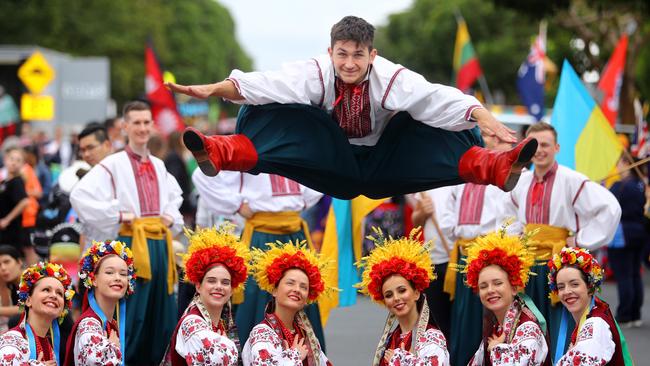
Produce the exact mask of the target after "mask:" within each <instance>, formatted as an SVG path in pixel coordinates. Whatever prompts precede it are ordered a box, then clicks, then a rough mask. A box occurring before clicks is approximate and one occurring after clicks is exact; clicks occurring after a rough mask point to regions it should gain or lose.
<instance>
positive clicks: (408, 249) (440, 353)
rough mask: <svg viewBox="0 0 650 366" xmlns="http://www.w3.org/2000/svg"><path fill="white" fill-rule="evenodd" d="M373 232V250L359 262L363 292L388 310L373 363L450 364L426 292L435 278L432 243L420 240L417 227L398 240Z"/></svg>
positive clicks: (406, 365)
mask: <svg viewBox="0 0 650 366" xmlns="http://www.w3.org/2000/svg"><path fill="white" fill-rule="evenodd" d="M375 233H376V235H377V238H372V239H373V241H374V242H375V244H376V247H375V249H373V250H372V252H370V254H369V255H368V256H367V257H364V258H362V259H361V261H360V262H359V263H357V265H358V266H359V267H360V268H363V269H364V271H363V275H362V281H361V283H360V284H359V287H361V291H362V292H363V293H366V294H368V295H370V296H371V297H372V300H373V301H375V302H377V303H379V304H381V305H384V306H386V308H387V309H388V312H389V315H388V319H386V324H385V326H384V332H383V335H382V337H381V339H380V341H379V344H378V345H377V350H376V351H375V356H374V359H373V362H372V365H373V366H388V365H390V366H400V365H401V366H424V365H441V366H442V365H449V352H448V351H447V341H446V339H445V336H444V335H443V334H442V332H441V331H440V329H438V326H437V325H436V324H435V321H434V320H433V319H431V317H430V315H429V306H428V305H427V300H426V297H425V296H424V290H425V289H427V288H428V287H429V282H430V281H432V280H434V279H435V275H434V274H433V264H432V263H431V256H430V255H429V250H430V246H431V242H427V243H425V244H424V245H423V244H421V243H420V242H419V241H418V240H417V235H418V234H419V231H418V230H417V229H416V230H414V231H412V232H411V235H410V236H409V237H408V238H406V237H405V238H400V239H397V240H395V239H393V238H391V237H389V238H386V237H384V235H383V233H382V232H381V231H380V230H376V231H375ZM396 323H397V325H396Z"/></svg>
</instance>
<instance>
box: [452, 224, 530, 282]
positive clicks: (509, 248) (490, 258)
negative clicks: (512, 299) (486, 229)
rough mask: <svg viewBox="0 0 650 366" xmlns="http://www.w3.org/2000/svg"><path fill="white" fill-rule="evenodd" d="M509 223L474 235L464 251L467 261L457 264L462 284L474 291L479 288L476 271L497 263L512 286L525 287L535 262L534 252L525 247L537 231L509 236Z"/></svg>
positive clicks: (477, 272)
mask: <svg viewBox="0 0 650 366" xmlns="http://www.w3.org/2000/svg"><path fill="white" fill-rule="evenodd" d="M508 225H509V224H508V223H505V224H504V225H503V226H502V227H501V229H499V230H498V231H495V232H492V233H489V234H487V235H484V236H480V237H478V238H476V240H475V241H474V243H472V244H471V245H470V247H469V249H468V250H467V258H466V259H465V262H466V264H465V265H464V266H457V267H458V268H460V269H461V272H462V273H465V274H466V279H465V284H466V285H467V286H468V287H470V288H471V289H472V290H474V292H477V291H478V275H479V273H480V272H481V270H482V269H483V268H485V267H487V266H490V265H497V266H499V267H501V268H502V269H503V270H504V271H506V273H507V274H508V281H509V282H510V284H511V285H512V286H515V287H518V288H522V289H523V288H524V287H526V284H527V283H528V279H529V275H530V273H531V272H530V267H532V266H533V265H534V264H535V253H534V252H533V250H532V249H533V248H531V247H530V246H528V239H529V238H530V237H531V236H532V235H534V234H536V231H533V232H531V233H528V234H524V235H522V236H514V235H508V234H507V233H506V229H507V227H508Z"/></svg>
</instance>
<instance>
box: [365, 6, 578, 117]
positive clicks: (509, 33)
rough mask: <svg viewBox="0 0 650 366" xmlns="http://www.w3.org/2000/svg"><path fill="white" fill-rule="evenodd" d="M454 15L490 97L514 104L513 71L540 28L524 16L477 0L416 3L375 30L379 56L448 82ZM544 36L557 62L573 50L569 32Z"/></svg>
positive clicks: (453, 41)
mask: <svg viewBox="0 0 650 366" xmlns="http://www.w3.org/2000/svg"><path fill="white" fill-rule="evenodd" d="M457 14H461V15H462V16H463V18H465V21H466V22H467V25H468V28H469V32H470V36H471V38H472V43H473V45H474V49H475V50H476V53H477V55H478V57H479V61H480V63H481V67H482V69H483V71H484V74H485V78H486V80H487V82H488V85H489V87H490V89H491V90H492V93H493V94H496V95H503V96H504V97H505V100H504V102H505V103H508V104H518V103H519V96H518V94H517V90H516V85H515V80H516V77H517V70H518V69H519V66H520V65H521V63H522V61H523V60H524V59H525V58H526V55H527V54H528V52H529V50H530V44H531V41H532V40H533V38H534V36H535V35H536V34H537V33H538V30H539V22H538V21H537V20H535V19H533V18H532V17H531V16H528V15H527V14H524V13H521V12H518V11H516V10H513V9H509V8H504V7H500V6H498V5H495V4H494V3H492V2H488V1H481V0H458V1H453V2H452V1H442V0H416V1H415V2H414V4H413V6H412V7H411V8H410V9H408V10H407V11H405V12H402V13H397V14H392V15H391V16H390V17H389V22H388V24H387V25H386V26H385V27H380V28H379V29H378V31H377V33H378V34H377V41H376V42H375V43H376V46H377V48H378V50H379V53H380V54H382V55H385V56H386V57H388V58H390V59H391V60H395V61H397V62H399V63H401V64H403V65H405V66H407V67H409V68H411V69H413V70H415V71H417V72H419V73H421V74H423V75H424V76H425V77H426V78H427V79H428V80H430V81H434V82H440V83H450V82H451V80H452V73H453V71H452V70H453V67H452V60H453V52H454V43H455V40H456V28H457V23H456V15H457ZM548 38H549V40H548V45H547V48H548V51H547V53H548V55H549V57H550V58H551V59H552V60H554V62H556V63H558V64H560V61H561V60H562V59H563V58H564V57H566V56H568V55H569V54H570V52H571V51H570V48H569V42H568V41H569V39H570V34H568V32H566V31H564V30H562V29H553V28H552V27H550V26H549V30H548ZM551 81H553V80H551ZM555 82H557V80H555ZM550 89H551V90H553V93H550V94H551V95H548V96H547V101H548V100H552V98H553V96H554V89H555V88H550Z"/></svg>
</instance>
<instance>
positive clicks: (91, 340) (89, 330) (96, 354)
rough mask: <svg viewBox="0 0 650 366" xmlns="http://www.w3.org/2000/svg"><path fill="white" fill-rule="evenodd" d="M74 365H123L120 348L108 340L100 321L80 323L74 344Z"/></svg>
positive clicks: (86, 320) (85, 320)
mask: <svg viewBox="0 0 650 366" xmlns="http://www.w3.org/2000/svg"><path fill="white" fill-rule="evenodd" d="M74 363H75V365H78V366H91V365H92V366H102V365H105V366H117V365H121V364H122V352H120V347H118V346H117V345H115V344H114V343H113V342H111V341H109V340H108V338H106V335H105V333H104V330H103V329H102V324H101V323H100V322H99V320H97V319H94V318H84V319H83V320H81V322H80V323H79V326H78V327H77V334H76V337H75V342H74Z"/></svg>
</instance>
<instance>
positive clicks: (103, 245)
mask: <svg viewBox="0 0 650 366" xmlns="http://www.w3.org/2000/svg"><path fill="white" fill-rule="evenodd" d="M108 255H117V256H118V257H120V258H122V259H123V260H124V261H125V262H126V266H127V268H128V280H129V288H128V289H127V291H126V294H127V295H131V294H133V291H135V279H136V275H135V268H134V266H133V253H132V252H131V249H129V248H128V247H127V246H126V244H124V243H122V242H121V241H117V240H112V241H111V240H106V241H93V243H92V245H91V246H90V247H89V248H88V249H86V251H85V252H84V254H83V256H82V257H81V259H80V260H79V279H80V280H81V282H82V283H83V284H84V286H86V288H88V289H91V288H93V286H94V285H95V270H96V269H97V264H98V263H99V262H100V261H101V260H102V259H103V258H104V257H106V256H108Z"/></svg>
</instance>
